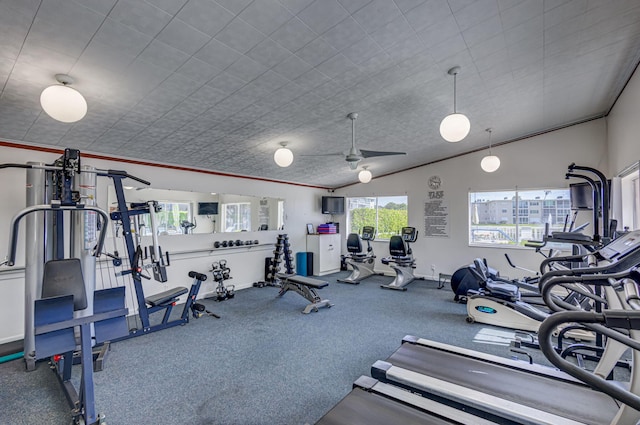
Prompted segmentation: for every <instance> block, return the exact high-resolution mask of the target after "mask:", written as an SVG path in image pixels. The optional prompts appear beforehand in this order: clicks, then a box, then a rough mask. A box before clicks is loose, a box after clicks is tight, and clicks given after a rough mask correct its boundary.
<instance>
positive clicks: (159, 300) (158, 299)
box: [144, 286, 189, 307]
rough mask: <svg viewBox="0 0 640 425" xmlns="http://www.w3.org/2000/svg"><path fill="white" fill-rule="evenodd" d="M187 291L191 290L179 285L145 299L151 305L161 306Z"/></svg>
mask: <svg viewBox="0 0 640 425" xmlns="http://www.w3.org/2000/svg"><path fill="white" fill-rule="evenodd" d="M187 292H189V290H188V289H187V288H185V287H183V286H178V287H177V288H173V289H170V290H168V291H164V292H160V293H159V294H155V295H151V296H148V297H146V298H145V299H144V301H145V302H146V303H147V304H149V305H150V306H151V307H156V306H161V305H165V304H169V303H173V302H175V301H176V299H177V298H178V297H179V296H180V295H183V294H186V293H187Z"/></svg>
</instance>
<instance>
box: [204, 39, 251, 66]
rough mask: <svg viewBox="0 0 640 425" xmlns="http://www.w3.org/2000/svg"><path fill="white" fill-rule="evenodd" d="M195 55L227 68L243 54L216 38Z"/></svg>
mask: <svg viewBox="0 0 640 425" xmlns="http://www.w3.org/2000/svg"><path fill="white" fill-rule="evenodd" d="M193 56H194V57H196V58H198V59H200V60H201V61H204V62H206V63H208V64H210V65H213V66H216V67H218V68H220V69H225V68H227V67H228V66H229V65H231V64H232V63H234V62H235V61H237V60H238V59H240V56H242V54H241V53H240V52H238V51H236V50H234V49H232V48H231V47H229V46H226V45H224V44H222V43H221V42H219V41H218V40H216V39H215V38H214V39H212V40H211V41H209V42H208V43H207V44H205V45H204V47H202V48H201V49H200V50H198V51H197V52H196V53H195V54H194V55H193Z"/></svg>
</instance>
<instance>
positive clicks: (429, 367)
mask: <svg viewBox="0 0 640 425" xmlns="http://www.w3.org/2000/svg"><path fill="white" fill-rule="evenodd" d="M371 376H373V377H374V378H375V379H378V380H379V381H381V382H386V383H389V384H391V385H396V386H399V387H401V388H405V389H407V390H410V391H412V392H416V393H418V394H420V395H422V396H424V397H427V398H432V399H434V400H436V401H439V402H441V403H446V404H449V405H451V406H452V407H455V408H458V409H464V410H466V411H468V412H470V413H472V414H475V415H483V414H487V413H489V414H491V415H495V416H498V417H501V418H503V419H504V420H505V421H507V423H509V422H512V423H519V424H548V425H560V424H593V425H603V424H608V423H611V421H612V419H613V418H614V417H615V415H616V414H617V412H618V409H619V404H618V402H617V401H616V400H615V399H614V398H613V397H610V396H608V395H606V394H604V393H602V392H599V391H595V390H593V389H591V388H590V387H589V386H588V385H586V384H584V383H582V382H581V381H578V380H577V379H575V378H573V377H571V376H570V375H568V374H565V373H563V372H561V371H558V370H556V369H553V368H549V367H545V366H541V365H530V364H528V363H525V362H522V361H516V360H510V359H507V358H502V357H498V356H492V355H488V354H484V353H480V352H476V351H473V350H466V349H462V348H459V347H454V346H452V345H448V344H442V343H437V342H434V341H429V340H426V339H420V338H415V337H412V336H407V337H405V338H404V339H403V344H402V346H401V347H400V348H399V349H398V350H396V352H395V353H393V354H392V355H391V356H390V357H389V358H388V359H387V360H386V361H377V362H376V363H375V364H374V365H373V366H372V368H371Z"/></svg>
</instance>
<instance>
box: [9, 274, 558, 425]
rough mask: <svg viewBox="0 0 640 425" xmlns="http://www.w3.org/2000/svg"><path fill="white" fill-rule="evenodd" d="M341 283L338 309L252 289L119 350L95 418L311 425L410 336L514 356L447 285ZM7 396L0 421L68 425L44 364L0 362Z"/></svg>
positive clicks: (503, 337)
mask: <svg viewBox="0 0 640 425" xmlns="http://www.w3.org/2000/svg"><path fill="white" fill-rule="evenodd" d="M346 275H348V272H340V273H336V274H334V275H330V276H325V278H326V280H328V281H329V282H330V285H329V286H328V287H326V288H324V289H322V290H320V291H319V293H320V295H321V296H322V297H323V298H328V299H329V300H331V302H332V303H333V304H334V306H333V307H332V308H322V309H320V311H318V312H312V313H311V314H307V315H305V314H301V311H302V309H303V308H304V307H305V306H306V304H307V301H306V300H305V299H304V298H302V297H301V296H299V295H297V294H295V293H292V292H289V293H287V294H285V296H284V297H282V298H277V297H276V295H277V293H278V290H277V289H276V288H273V287H266V288H250V289H246V290H242V291H238V292H237V293H236V296H235V298H233V299H230V300H227V301H224V302H220V303H218V302H215V301H213V300H204V301H203V303H204V304H205V305H207V307H208V309H209V310H211V311H213V312H215V313H217V314H219V315H220V316H221V318H220V319H215V318H213V317H202V318H200V319H191V322H190V323H189V324H187V325H185V326H179V327H174V328H171V329H167V330H163V331H160V332H156V333H153V334H149V335H145V336H141V337H138V338H133V339H129V340H126V341H121V342H118V343H115V344H113V345H112V348H111V351H110V352H109V353H108V356H107V360H106V364H105V369H104V370H103V371H102V372H99V373H96V374H95V393H96V396H95V398H96V408H97V411H98V412H101V413H103V414H104V415H105V416H106V422H107V423H108V424H109V425H130V424H139V423H153V424H176V425H178V424H193V425H205V424H242V425H250V424H256V425H258V424H270V425H272V424H291V425H293V424H312V423H314V422H315V421H317V420H318V419H320V418H321V417H322V415H324V414H325V413H326V412H327V411H328V410H329V409H331V407H333V406H334V405H335V404H336V403H337V402H338V401H340V400H341V399H342V398H343V397H344V396H345V395H346V394H347V393H348V392H349V391H350V390H351V385H352V383H353V382H354V381H355V380H356V379H357V378H358V377H359V376H360V375H369V371H370V367H371V365H372V364H373V363H374V362H375V361H376V360H384V359H386V358H387V357H388V356H389V355H391V353H393V352H394V351H395V350H396V349H397V348H398V347H399V346H400V343H401V340H402V338H403V337H404V336H405V335H416V336H420V337H424V338H428V339H433V340H436V341H440V342H445V343H449V344H453V345H457V346H462V347H466V348H471V349H475V350H479V351H483V352H487V353H492V354H496V355H499V356H503V357H511V353H510V352H509V348H508V343H509V339H510V336H512V335H513V332H512V331H509V330H505V329H500V328H494V327H491V326H486V325H481V324H467V323H466V322H465V317H466V306H465V305H462V304H457V303H455V302H454V301H453V293H452V292H451V290H450V289H449V287H448V286H447V287H445V288H443V289H437V283H436V282H431V281H415V282H414V283H412V284H410V285H409V286H408V290H407V291H406V292H400V291H391V290H385V289H381V288H380V286H379V285H380V284H386V283H389V282H390V281H391V280H392V278H391V277H388V276H372V277H370V278H368V279H366V280H364V281H363V282H362V283H361V284H359V285H349V284H342V283H336V282H335V281H336V279H337V278H340V277H345V276H346ZM230 283H232V281H231V282H230ZM181 307H182V306H178V309H179V310H181ZM156 314H158V315H161V314H162V313H156ZM160 318H161V317H158V320H159V319H160ZM532 353H533V355H534V361H535V362H536V363H542V364H548V363H547V362H546V360H545V359H544V357H543V356H542V355H541V354H540V353H539V352H537V351H535V350H533V351H532ZM0 400H1V404H2V407H1V408H0V424H7V425H8V424H11V425H18V424H40V423H48V424H67V423H69V422H70V420H69V418H70V415H69V411H68V407H67V403H66V401H65V399H64V396H63V395H62V392H61V391H60V388H59V384H58V382H57V380H56V378H55V376H54V374H53V373H51V371H49V370H48V368H47V365H46V363H39V367H38V368H37V370H36V371H34V372H25V371H24V366H23V362H22V360H14V361H10V362H7V363H4V364H0Z"/></svg>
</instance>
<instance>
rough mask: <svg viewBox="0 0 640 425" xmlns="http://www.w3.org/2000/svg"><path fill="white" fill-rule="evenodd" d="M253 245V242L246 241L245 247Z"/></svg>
mask: <svg viewBox="0 0 640 425" xmlns="http://www.w3.org/2000/svg"><path fill="white" fill-rule="evenodd" d="M252 243H253V241H245V242H244V244H245V245H251V244H252Z"/></svg>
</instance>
